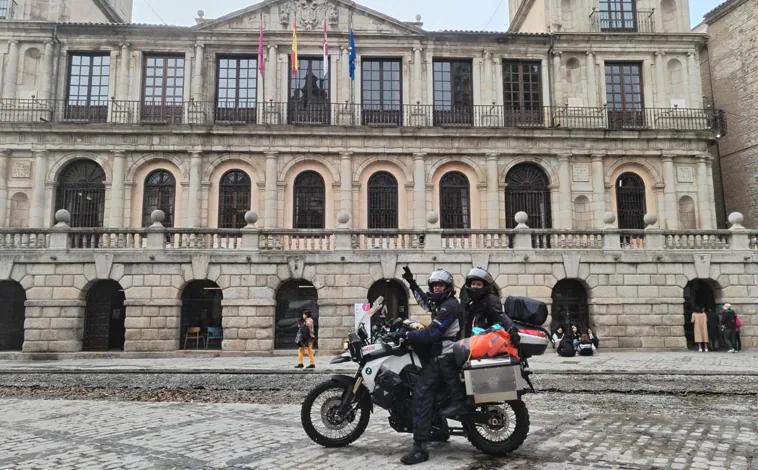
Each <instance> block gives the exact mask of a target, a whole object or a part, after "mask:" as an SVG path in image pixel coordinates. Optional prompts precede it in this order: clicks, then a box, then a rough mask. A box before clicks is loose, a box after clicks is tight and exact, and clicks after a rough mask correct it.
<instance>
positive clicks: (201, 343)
mask: <svg viewBox="0 0 758 470" xmlns="http://www.w3.org/2000/svg"><path fill="white" fill-rule="evenodd" d="M223 297H224V295H223V293H222V290H221V288H220V287H219V286H218V284H216V283H215V282H213V281H209V280H207V279H205V280H202V281H192V282H190V283H189V284H187V285H186V286H185V287H184V289H183V290H182V312H181V322H180V330H179V347H180V348H181V349H199V348H201V347H203V348H205V349H220V348H221V344H222V341H220V340H215V341H214V340H213V339H211V344H208V340H209V338H211V337H213V338H218V336H219V335H221V336H223V330H222V319H223V307H222V306H221V300H222V299H223ZM190 328H199V331H197V330H193V331H191V332H190V331H189V330H190ZM188 333H190V334H189V335H188Z"/></svg>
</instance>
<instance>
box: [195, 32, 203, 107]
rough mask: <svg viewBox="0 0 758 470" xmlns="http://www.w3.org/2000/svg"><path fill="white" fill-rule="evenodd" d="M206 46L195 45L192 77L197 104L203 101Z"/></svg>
mask: <svg viewBox="0 0 758 470" xmlns="http://www.w3.org/2000/svg"><path fill="white" fill-rule="evenodd" d="M204 55H205V44H201V43H198V44H195V68H194V71H195V73H194V75H193V77H192V99H193V100H195V101H196V102H200V101H202V100H203V56H204Z"/></svg>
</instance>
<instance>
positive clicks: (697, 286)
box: [684, 279, 720, 349]
mask: <svg viewBox="0 0 758 470" xmlns="http://www.w3.org/2000/svg"><path fill="white" fill-rule="evenodd" d="M712 284H713V281H710V280H707V279H693V280H692V281H690V282H688V283H687V285H686V286H685V287H684V337H685V338H686V339H687V348H688V349H697V346H696V345H695V326H694V325H693V324H692V312H694V311H695V309H696V308H698V306H703V307H705V310H706V312H715V311H716V290H715V289H714V286H713V285H712ZM709 336H710V334H709ZM719 336H720V335H719ZM717 339H718V338H717ZM711 340H713V339H712V338H711Z"/></svg>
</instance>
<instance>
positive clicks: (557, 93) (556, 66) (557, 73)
mask: <svg viewBox="0 0 758 470" xmlns="http://www.w3.org/2000/svg"><path fill="white" fill-rule="evenodd" d="M562 83H563V73H562V67H561V52H559V51H553V92H554V93H553V96H554V97H555V98H554V99H555V103H554V104H553V106H557V107H561V106H563V105H564V103H563V86H562Z"/></svg>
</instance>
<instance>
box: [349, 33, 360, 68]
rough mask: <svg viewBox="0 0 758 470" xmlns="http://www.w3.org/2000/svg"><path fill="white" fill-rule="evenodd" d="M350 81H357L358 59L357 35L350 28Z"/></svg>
mask: <svg viewBox="0 0 758 470" xmlns="http://www.w3.org/2000/svg"><path fill="white" fill-rule="evenodd" d="M349 59H350V80H355V61H356V60H357V59H358V54H357V53H356V52H355V34H353V28H350V57H349Z"/></svg>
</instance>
